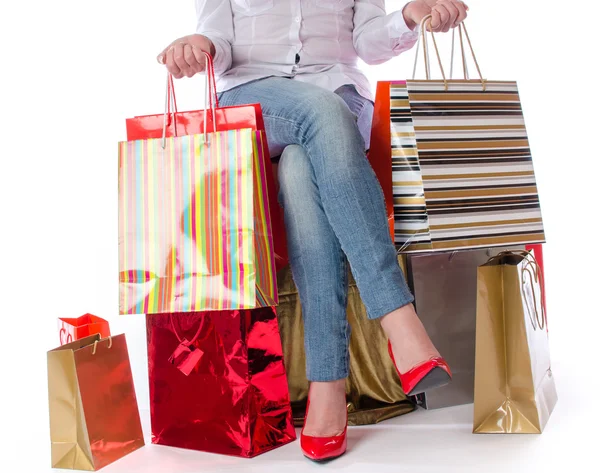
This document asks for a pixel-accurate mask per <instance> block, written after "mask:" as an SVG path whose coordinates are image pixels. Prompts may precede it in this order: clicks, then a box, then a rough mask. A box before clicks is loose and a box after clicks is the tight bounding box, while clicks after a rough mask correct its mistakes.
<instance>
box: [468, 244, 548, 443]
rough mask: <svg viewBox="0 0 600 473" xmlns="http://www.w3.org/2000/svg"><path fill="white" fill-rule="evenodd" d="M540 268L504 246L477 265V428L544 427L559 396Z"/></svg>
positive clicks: (526, 429)
mask: <svg viewBox="0 0 600 473" xmlns="http://www.w3.org/2000/svg"><path fill="white" fill-rule="evenodd" d="M542 287H543V286H542V281H541V271H540V268H539V266H538V264H537V262H536V260H535V258H534V257H533V255H532V254H531V253H527V252H508V251H507V252H503V253H500V254H499V255H498V256H496V257H494V258H491V259H490V260H489V261H488V262H487V263H486V264H484V265H483V266H480V267H479V268H478V270H477V327H476V348H475V412H474V419H473V432H474V433H530V434H533V433H538V434H539V433H541V432H542V431H543V430H544V427H545V426H546V423H547V422H548V419H549V418H550V414H551V413H552V410H553V409H554V406H555V405H556V402H557V394H556V386H555V384H554V378H553V376H552V369H551V365H550V352H549V346H548V331H547V329H546V314H545V312H544V308H543V305H542Z"/></svg>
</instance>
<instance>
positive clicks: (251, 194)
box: [119, 129, 277, 314]
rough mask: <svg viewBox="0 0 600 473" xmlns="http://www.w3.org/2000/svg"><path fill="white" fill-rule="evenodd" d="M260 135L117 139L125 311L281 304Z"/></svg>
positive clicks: (265, 152)
mask: <svg viewBox="0 0 600 473" xmlns="http://www.w3.org/2000/svg"><path fill="white" fill-rule="evenodd" d="M267 155H268V147H267V143H266V139H265V136H264V132H262V131H256V130H252V129H239V130H230V131H218V132H214V133H207V134H197V135H187V136H175V137H174V136H170V137H166V138H164V139H163V138H153V139H146V140H136V141H128V142H122V143H120V145H119V269H120V312H121V313H122V314H137V313H144V314H147V313H167V312H195V311H206V310H230V309H251V308H257V307H268V306H274V305H276V304H277V291H276V282H275V269H274V255H273V246H272V231H271V223H270V215H269V202H268V198H267V185H266V174H265V159H266V157H265V156H267Z"/></svg>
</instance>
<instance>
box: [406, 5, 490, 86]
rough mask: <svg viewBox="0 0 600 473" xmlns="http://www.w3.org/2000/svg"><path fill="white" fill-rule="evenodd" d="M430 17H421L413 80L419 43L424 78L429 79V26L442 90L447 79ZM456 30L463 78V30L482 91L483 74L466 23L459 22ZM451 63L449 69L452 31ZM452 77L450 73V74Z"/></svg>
mask: <svg viewBox="0 0 600 473" xmlns="http://www.w3.org/2000/svg"><path fill="white" fill-rule="evenodd" d="M431 19H432V16H431V15H427V16H425V17H424V18H423V20H421V24H420V26H419V28H420V30H419V39H418V41H417V48H416V52H415V64H414V68H413V80H415V77H416V75H417V64H418V62H419V46H420V43H423V56H424V60H425V78H426V80H431V66H430V55H429V44H428V42H427V28H429V32H430V33H431V39H432V42H433V46H434V50H435V54H436V57H437V60H438V65H439V67H440V71H441V73H442V77H443V80H444V90H448V79H447V78H446V73H445V71H444V66H443V64H442V58H441V56H440V51H439V48H438V46H437V41H436V39H435V34H434V33H433V30H432V29H431ZM458 29H459V30H458V32H459V35H460V38H461V45H462V56H463V69H464V72H465V79H467V75H468V73H467V68H466V64H467V63H466V57H465V52H464V44H463V43H462V34H463V31H464V34H465V37H466V38H467V42H468V44H469V48H470V50H471V55H472V56H473V61H474V62H475V66H476V67H477V72H478V73H479V78H480V80H481V85H482V88H483V91H485V90H486V87H487V86H486V79H484V78H483V75H482V74H481V69H480V67H479V63H478V62H477V57H476V56H475V51H474V49H473V45H472V44H471V38H470V37H469V33H468V31H467V27H466V25H465V24H464V22H463V23H461V24H460V25H459V26H458ZM452 43H453V44H452V63H451V70H453V64H454V32H453V41H452ZM450 77H452V75H451V76H450Z"/></svg>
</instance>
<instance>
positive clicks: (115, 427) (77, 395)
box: [48, 334, 144, 471]
mask: <svg viewBox="0 0 600 473" xmlns="http://www.w3.org/2000/svg"><path fill="white" fill-rule="evenodd" d="M48 397H49V401H50V437H51V442H52V467H53V468H65V469H71V470H86V471H95V470H99V469H100V468H102V467H104V466H106V465H108V464H109V463H112V462H114V461H115V460H118V459H119V458H121V457H123V456H125V455H127V454H128V453H131V452H133V451H134V450H137V449H138V448H140V447H142V446H143V445H144V437H143V434H142V427H141V423H140V416H139V411H138V406H137V400H136V396H135V390H134V387H133V378H132V375H131V366H130V364H129V355H128V353H127V342H126V340H125V335H118V336H116V337H108V338H105V339H100V335H98V334H96V335H92V336H90V337H86V338H82V339H81V340H77V341H75V342H72V343H69V344H67V345H63V346H61V347H60V348H57V349H55V350H52V351H49V352H48Z"/></svg>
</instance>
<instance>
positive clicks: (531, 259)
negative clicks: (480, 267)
mask: <svg viewBox="0 0 600 473" xmlns="http://www.w3.org/2000/svg"><path fill="white" fill-rule="evenodd" d="M504 256H522V257H523V259H524V260H525V264H524V265H523V267H522V268H521V287H523V288H524V287H525V285H526V284H525V275H526V274H527V275H528V277H529V280H530V281H531V282H532V283H534V282H535V283H539V285H540V292H541V297H542V301H543V300H544V293H545V288H544V275H543V273H542V268H541V267H540V265H539V263H538V261H537V259H536V258H535V256H534V255H533V253H531V252H529V251H523V250H507V251H501V252H500V253H498V254H497V255H496V256H493V257H492V258H490V259H489V260H488V262H487V263H491V262H493V261H497V260H499V259H501V258H503V257H504ZM487 263H486V264H487ZM532 286H533V284H532ZM531 294H532V298H533V310H532V309H531V308H530V307H529V302H526V306H527V312H528V315H529V320H530V321H531V324H532V325H533V329H534V330H537V329H538V328H539V329H540V330H544V328H545V327H546V325H547V320H546V317H547V316H546V310H545V309H544V304H541V305H540V306H541V308H542V313H541V314H540V312H539V311H538V308H537V307H538V304H537V298H536V296H535V291H533V290H532V291H531Z"/></svg>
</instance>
